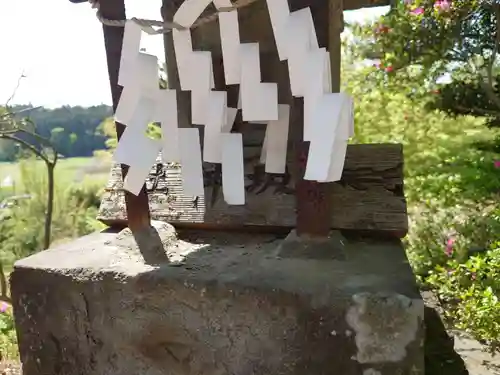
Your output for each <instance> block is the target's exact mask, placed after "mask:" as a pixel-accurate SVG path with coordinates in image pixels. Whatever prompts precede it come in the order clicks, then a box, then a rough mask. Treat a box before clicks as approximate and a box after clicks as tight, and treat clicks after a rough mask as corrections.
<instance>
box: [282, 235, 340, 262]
mask: <svg viewBox="0 0 500 375" xmlns="http://www.w3.org/2000/svg"><path fill="white" fill-rule="evenodd" d="M346 247H347V240H346V239H345V238H344V237H343V236H342V234H341V233H340V232H339V231H332V232H331V233H330V235H329V236H328V238H324V239H323V238H321V239H317V238H309V237H304V236H300V237H299V236H298V235H297V232H296V231H295V230H292V231H291V232H290V234H289V235H288V236H287V237H286V238H285V239H284V240H283V241H282V242H281V243H280V244H279V245H278V248H277V249H276V255H277V256H278V257H280V258H298V259H331V260H333V259H335V260H345V258H346V256H345V250H346Z"/></svg>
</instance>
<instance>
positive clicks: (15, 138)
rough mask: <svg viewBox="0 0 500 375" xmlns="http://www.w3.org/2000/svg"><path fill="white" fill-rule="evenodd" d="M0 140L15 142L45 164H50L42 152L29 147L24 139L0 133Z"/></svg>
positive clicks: (31, 146)
mask: <svg viewBox="0 0 500 375" xmlns="http://www.w3.org/2000/svg"><path fill="white" fill-rule="evenodd" d="M0 139H8V140H11V141H13V142H17V143H19V144H20V145H21V146H23V147H25V148H27V149H28V150H30V151H31V152H33V153H34V154H35V155H37V156H38V157H40V158H42V159H43V161H44V162H45V163H47V164H52V162H51V161H50V160H49V158H48V157H47V156H46V155H44V153H43V152H41V151H40V150H38V149H37V148H36V147H35V146H33V145H31V144H30V143H29V142H26V141H25V140H24V139H21V138H19V137H16V136H15V135H11V134H4V133H0Z"/></svg>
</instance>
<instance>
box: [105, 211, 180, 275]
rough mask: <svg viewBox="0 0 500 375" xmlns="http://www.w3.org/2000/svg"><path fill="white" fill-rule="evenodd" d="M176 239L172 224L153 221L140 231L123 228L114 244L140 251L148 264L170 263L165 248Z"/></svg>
mask: <svg viewBox="0 0 500 375" xmlns="http://www.w3.org/2000/svg"><path fill="white" fill-rule="evenodd" d="M176 240H177V235H176V231H175V229H174V227H173V226H172V225H170V224H167V223H162V222H158V221H153V222H152V225H150V226H149V227H148V228H145V229H143V230H142V231H139V232H135V233H132V231H131V230H130V229H129V228H125V229H123V230H122V231H121V232H120V233H118V234H117V236H116V239H115V241H116V243H115V244H114V245H116V246H118V247H122V248H126V249H127V250H130V251H134V250H137V251H139V252H140V253H141V255H142V257H143V258H144V262H145V263H146V264H148V265H160V264H163V263H169V258H168V254H167V253H166V251H165V250H166V249H168V248H169V247H170V246H171V245H172V244H173V243H174V242H175V241H176Z"/></svg>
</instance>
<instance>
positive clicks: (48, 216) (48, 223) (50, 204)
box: [43, 162, 56, 249]
mask: <svg viewBox="0 0 500 375" xmlns="http://www.w3.org/2000/svg"><path fill="white" fill-rule="evenodd" d="M46 165H47V178H48V181H47V210H46V211H45V227H44V238H43V248H44V249H48V248H49V246H50V242H51V231H52V216H53V214H54V188H55V181H54V170H55V167H56V165H55V164H53V163H51V162H46Z"/></svg>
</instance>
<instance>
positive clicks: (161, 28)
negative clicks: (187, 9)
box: [88, 0, 257, 35]
mask: <svg viewBox="0 0 500 375" xmlns="http://www.w3.org/2000/svg"><path fill="white" fill-rule="evenodd" d="M256 1H257V0H236V1H235V2H234V4H233V5H232V6H230V7H222V8H218V9H217V11H216V12H214V13H212V14H210V15H208V16H206V17H202V18H200V19H198V20H197V21H196V22H195V23H194V24H193V25H192V26H191V27H190V29H195V28H197V27H199V26H201V25H204V24H206V23H210V22H213V21H215V20H216V19H217V17H218V16H219V13H224V12H232V11H233V10H236V9H239V8H243V7H246V6H248V5H250V4H252V3H254V2H256ZM88 2H89V3H90V5H92V8H94V9H97V12H96V16H97V19H98V20H99V21H100V22H101V23H102V24H103V25H106V26H115V27H124V26H125V23H126V22H127V20H110V19H107V18H105V17H103V15H102V14H101V12H100V10H99V0H88ZM130 20H131V21H133V22H135V23H136V24H137V25H139V26H140V27H141V29H142V30H143V31H144V32H145V33H147V34H149V35H158V34H167V33H169V32H171V31H172V30H173V29H177V30H185V29H186V27H184V26H182V25H179V24H178V23H175V22H173V21H156V20H148V19H144V18H135V17H134V18H131V19H130Z"/></svg>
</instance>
